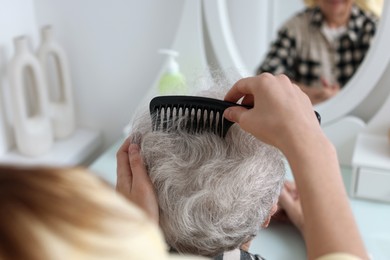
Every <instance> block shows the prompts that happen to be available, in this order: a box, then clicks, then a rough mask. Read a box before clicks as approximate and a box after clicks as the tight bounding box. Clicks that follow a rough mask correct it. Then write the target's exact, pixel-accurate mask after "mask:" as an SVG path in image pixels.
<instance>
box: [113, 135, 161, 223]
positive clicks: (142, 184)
mask: <svg viewBox="0 0 390 260" xmlns="http://www.w3.org/2000/svg"><path fill="white" fill-rule="evenodd" d="M116 159H117V183H116V190H117V191H118V192H120V193H122V194H123V195H124V196H125V197H127V198H128V199H129V200H130V201H132V202H134V203H135V204H136V205H137V206H139V207H140V208H141V209H143V210H144V211H145V212H146V213H147V214H148V215H149V216H150V217H151V218H152V219H153V220H154V221H156V222H157V223H158V221H159V213H158V202H157V196H156V193H155V191H154V186H153V184H152V181H151V180H150V178H149V175H148V172H147V170H146V168H145V165H144V162H143V159H142V156H141V154H140V152H139V146H138V145H136V144H132V143H131V141H130V138H127V139H126V141H125V142H124V143H123V144H122V146H121V147H120V148H119V150H118V152H117V154H116Z"/></svg>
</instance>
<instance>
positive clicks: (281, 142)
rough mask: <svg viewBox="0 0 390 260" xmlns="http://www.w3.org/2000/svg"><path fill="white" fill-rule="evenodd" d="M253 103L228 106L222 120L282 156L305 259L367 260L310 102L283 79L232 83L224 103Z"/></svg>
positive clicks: (336, 166) (334, 157)
mask: <svg viewBox="0 0 390 260" xmlns="http://www.w3.org/2000/svg"><path fill="white" fill-rule="evenodd" d="M242 97H244V99H243V103H247V104H253V105H254V107H253V109H249V110H248V109H245V108H242V107H231V108H229V109H227V110H226V111H225V117H226V118H227V119H229V120H231V121H234V122H237V123H238V124H239V125H240V126H241V127H242V128H243V129H244V130H246V131H248V132H250V133H252V134H253V135H254V136H256V137H257V138H259V139H260V140H262V141H264V142H266V143H269V144H271V145H274V146H276V147H277V148H279V149H280V150H281V151H282V152H283V153H284V155H285V156H286V157H287V159H288V161H289V164H290V166H291V169H292V171H293V175H294V178H295V180H296V185H297V188H298V190H299V194H300V200H301V204H302V211H303V215H304V219H305V228H304V231H303V232H304V237H305V242H306V245H307V250H308V257H309V259H315V258H317V257H319V256H322V255H324V254H327V253H332V252H345V253H350V254H353V255H356V256H359V257H361V258H363V259H366V258H368V257H367V253H366V250H365V248H364V244H363V242H362V239H361V237H360V234H359V231H358V228H357V225H356V222H355V220H354V217H353V214H352V211H351V209H350V207H349V203H348V198H347V195H346V192H345V189H344V186H343V183H342V179H341V176H340V171H339V164H338V160H337V155H336V152H335V149H334V147H333V145H332V144H331V143H330V142H329V140H328V139H327V138H326V137H325V135H324V134H323V132H322V130H321V127H320V126H319V124H318V121H317V119H316V117H315V115H314V112H313V108H312V104H311V102H310V100H309V99H308V97H307V96H306V95H305V94H304V93H303V92H302V91H301V90H300V88H299V87H298V86H296V85H294V84H292V83H291V82H290V80H289V79H288V78H287V77H286V76H283V75H280V76H276V77H275V76H272V75H271V74H267V73H266V74H261V75H260V76H257V77H251V78H246V79H242V80H240V81H238V82H237V83H236V84H235V85H234V86H233V87H232V89H231V90H230V91H229V92H228V93H227V95H226V97H225V99H226V100H228V101H231V102H237V101H238V100H239V99H240V98H242Z"/></svg>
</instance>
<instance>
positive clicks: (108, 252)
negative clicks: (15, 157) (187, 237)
mask: <svg viewBox="0 0 390 260" xmlns="http://www.w3.org/2000/svg"><path fill="white" fill-rule="evenodd" d="M0 205H1V207H0V213H1V214H0V240H1V241H2V243H1V244H0V259H32V260H35V259H36V260H38V259H39V260H44V259H56V260H57V259H83V260H84V259H107V260H108V259H126V260H128V259H167V257H168V254H167V253H166V246H165V243H164V242H163V237H162V235H161V232H160V231H159V229H158V227H157V225H154V224H152V222H151V221H150V220H149V219H148V217H147V216H146V215H145V214H144V213H143V212H142V211H141V210H140V209H138V208H136V207H135V206H134V205H133V204H131V203H129V202H128V201H127V200H126V199H125V198H124V197H122V196H121V195H119V194H117V193H116V192H115V191H114V190H113V188H112V187H110V186H108V185H107V184H106V183H103V182H102V181H101V180H99V179H98V178H97V177H96V176H93V175H92V174H90V173H88V172H87V171H86V170H84V169H81V168H72V169H49V168H34V169H26V168H14V167H8V166H0Z"/></svg>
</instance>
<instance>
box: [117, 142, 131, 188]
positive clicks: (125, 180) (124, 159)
mask: <svg viewBox="0 0 390 260" xmlns="http://www.w3.org/2000/svg"><path fill="white" fill-rule="evenodd" d="M129 146H130V138H127V139H126V140H125V141H124V142H123V144H122V145H121V147H120V148H119V150H118V152H117V153H116V161H117V169H116V174H117V176H116V177H117V181H116V183H117V184H116V189H117V190H118V191H120V192H125V191H126V189H127V188H130V187H131V179H132V174H131V169H130V162H129V154H128V149H129Z"/></svg>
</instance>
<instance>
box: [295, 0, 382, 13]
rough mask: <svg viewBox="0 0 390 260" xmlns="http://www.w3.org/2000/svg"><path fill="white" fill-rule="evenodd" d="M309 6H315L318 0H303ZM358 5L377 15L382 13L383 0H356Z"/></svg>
mask: <svg viewBox="0 0 390 260" xmlns="http://www.w3.org/2000/svg"><path fill="white" fill-rule="evenodd" d="M303 1H304V3H305V5H306V6H307V7H314V6H316V5H317V1H318V0H303ZM355 3H356V5H357V6H359V7H360V8H361V9H363V10H364V11H366V12H371V13H373V14H374V15H376V16H377V17H380V16H381V14H382V8H383V0H355Z"/></svg>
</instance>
